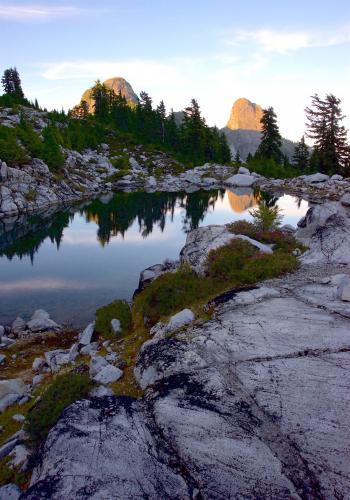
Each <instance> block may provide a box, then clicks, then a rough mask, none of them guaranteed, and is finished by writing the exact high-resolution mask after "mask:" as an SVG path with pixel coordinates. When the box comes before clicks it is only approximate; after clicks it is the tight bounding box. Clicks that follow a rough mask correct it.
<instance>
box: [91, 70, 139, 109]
mask: <svg viewBox="0 0 350 500" xmlns="http://www.w3.org/2000/svg"><path fill="white" fill-rule="evenodd" d="M103 84H104V85H105V86H106V87H108V88H109V89H112V90H114V92H115V93H116V94H119V92H120V93H121V95H122V96H123V97H125V99H126V100H127V101H128V103H129V104H130V105H131V106H134V105H136V104H137V103H138V101H139V100H138V97H137V95H136V94H135V92H134V90H133V88H132V86H131V85H130V83H129V82H127V81H126V80H125V79H124V78H122V77H120V76H115V77H113V78H109V79H108V80H105V81H104V82H103ZM91 91H92V89H91V88H90V89H87V90H85V92H84V93H83V95H82V97H81V99H82V100H84V101H86V102H87V103H88V104H89V111H90V112H93V110H94V107H93V106H94V100H93V99H92V97H91Z"/></svg>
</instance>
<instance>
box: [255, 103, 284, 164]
mask: <svg viewBox="0 0 350 500" xmlns="http://www.w3.org/2000/svg"><path fill="white" fill-rule="evenodd" d="M260 122H261V124H262V131H261V134H262V138H261V142H260V144H259V147H258V149H257V152H256V157H258V158H261V159H268V158H269V159H273V160H275V161H276V162H277V163H280V162H281V160H282V159H283V157H282V153H281V146H282V137H281V135H280V132H279V129H278V125H277V116H276V114H275V112H274V109H273V108H272V107H269V108H267V109H264V110H263V116H262V118H261V120H260Z"/></svg>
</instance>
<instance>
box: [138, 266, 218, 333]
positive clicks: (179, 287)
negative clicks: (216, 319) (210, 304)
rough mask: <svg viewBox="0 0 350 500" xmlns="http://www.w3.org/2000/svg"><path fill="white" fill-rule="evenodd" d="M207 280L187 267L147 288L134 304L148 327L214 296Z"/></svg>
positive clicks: (164, 276)
mask: <svg viewBox="0 0 350 500" xmlns="http://www.w3.org/2000/svg"><path fill="white" fill-rule="evenodd" d="M211 286H212V285H211V284H210V283H209V281H208V280H207V279H199V278H198V276H197V275H196V273H195V272H194V271H192V270H191V269H190V268H189V267H187V266H184V267H182V268H180V269H179V270H178V271H176V272H174V273H166V274H163V275H162V276H160V277H159V278H158V279H156V280H154V281H153V282H152V283H151V284H150V285H149V286H147V287H146V288H145V290H144V291H143V292H141V293H140V294H139V295H138V296H137V297H136V298H135V302H134V310H135V309H136V310H140V311H141V312H142V315H143V316H144V317H147V320H148V323H149V324H150V325H153V324H155V323H157V321H158V320H159V319H160V318H161V317H162V316H168V315H170V314H173V313H174V312H176V311H180V310H181V309H184V308H185V307H189V305H191V304H194V303H195V302H198V300H200V299H206V298H207V297H208V296H209V295H210V293H211V292H212V288H211Z"/></svg>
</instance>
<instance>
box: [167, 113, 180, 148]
mask: <svg viewBox="0 0 350 500" xmlns="http://www.w3.org/2000/svg"><path fill="white" fill-rule="evenodd" d="M165 137H166V144H167V146H169V147H170V148H171V149H173V150H175V151H176V150H179V147H180V146H179V145H180V137H179V127H178V126H177V124H176V119H175V113H174V111H173V110H171V112H170V113H169V115H168V117H167V118H166V120H165Z"/></svg>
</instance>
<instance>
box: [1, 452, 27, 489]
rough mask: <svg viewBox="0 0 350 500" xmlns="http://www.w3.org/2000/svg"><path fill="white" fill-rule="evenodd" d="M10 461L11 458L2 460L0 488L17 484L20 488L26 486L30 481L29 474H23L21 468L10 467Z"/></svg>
mask: <svg viewBox="0 0 350 500" xmlns="http://www.w3.org/2000/svg"><path fill="white" fill-rule="evenodd" d="M10 460H11V458H10V457H4V458H1V459H0V488H1V486H5V484H9V483H15V484H17V486H19V487H23V486H25V484H26V483H27V482H28V479H29V477H28V473H25V472H22V471H21V470H20V468H19V467H14V466H12V465H10V464H9V462H10Z"/></svg>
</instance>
